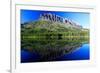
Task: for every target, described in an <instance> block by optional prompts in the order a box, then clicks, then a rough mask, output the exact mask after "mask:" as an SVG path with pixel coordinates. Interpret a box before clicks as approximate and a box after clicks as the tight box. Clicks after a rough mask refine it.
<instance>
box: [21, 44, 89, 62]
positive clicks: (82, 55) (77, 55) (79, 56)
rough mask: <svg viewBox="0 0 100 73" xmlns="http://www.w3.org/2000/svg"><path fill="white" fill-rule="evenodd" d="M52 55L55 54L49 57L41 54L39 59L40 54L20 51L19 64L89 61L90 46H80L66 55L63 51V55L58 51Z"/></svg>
mask: <svg viewBox="0 0 100 73" xmlns="http://www.w3.org/2000/svg"><path fill="white" fill-rule="evenodd" d="M60 51H62V50H60ZM44 53H46V52H44ZM54 53H55V54H54V55H51V54H50V56H49V54H43V55H42V56H43V57H41V54H38V52H36V51H28V50H25V49H22V50H21V62H22V63H27V62H44V61H68V60H73V61H74V60H89V59H90V45H89V44H82V45H81V47H78V48H76V49H75V50H73V51H71V52H68V53H66V52H65V51H63V53H62V52H59V51H58V52H54ZM58 53H59V54H58ZM44 55H46V56H44ZM47 57H49V58H47Z"/></svg>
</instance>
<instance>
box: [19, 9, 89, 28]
mask: <svg viewBox="0 0 100 73" xmlns="http://www.w3.org/2000/svg"><path fill="white" fill-rule="evenodd" d="M41 13H52V14H56V15H59V16H61V17H64V18H68V19H70V20H73V21H75V22H77V23H79V24H80V25H82V26H83V27H84V28H89V24H90V14H89V13H86V12H61V11H57V12H56V11H39V10H21V12H20V16H21V23H25V22H29V21H34V20H38V19H39V17H40V14H41Z"/></svg>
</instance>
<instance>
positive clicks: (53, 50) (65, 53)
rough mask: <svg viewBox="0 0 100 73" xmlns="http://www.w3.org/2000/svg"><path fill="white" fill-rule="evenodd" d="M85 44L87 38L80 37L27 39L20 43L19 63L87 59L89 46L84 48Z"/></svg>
mask: <svg viewBox="0 0 100 73" xmlns="http://www.w3.org/2000/svg"><path fill="white" fill-rule="evenodd" d="M85 43H88V42H87V38H82V37H80V38H79V37H70V38H66V39H55V38H53V39H52V38H51V39H50V38H49V39H48V38H46V39H45V38H42V39H38V40H37V39H36V38H35V39H33V38H27V39H26V40H23V41H21V45H22V46H21V62H22V63H25V62H44V61H62V60H63V61H64V60H85V59H89V44H87V46H86V44H85ZM84 45H85V46H84ZM84 50H85V51H84ZM75 53H76V54H75Z"/></svg>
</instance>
